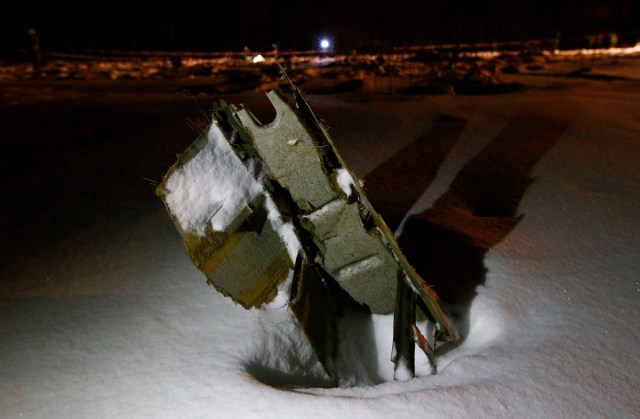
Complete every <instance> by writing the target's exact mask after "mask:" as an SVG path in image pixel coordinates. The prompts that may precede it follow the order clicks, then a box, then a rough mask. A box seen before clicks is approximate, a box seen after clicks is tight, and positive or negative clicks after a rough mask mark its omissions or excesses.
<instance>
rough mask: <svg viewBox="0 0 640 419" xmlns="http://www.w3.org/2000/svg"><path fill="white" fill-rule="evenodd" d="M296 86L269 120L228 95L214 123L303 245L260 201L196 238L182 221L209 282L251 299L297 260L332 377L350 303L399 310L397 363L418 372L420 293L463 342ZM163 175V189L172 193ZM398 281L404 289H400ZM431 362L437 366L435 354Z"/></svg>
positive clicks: (449, 333) (305, 325) (297, 293)
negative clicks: (286, 235) (291, 250)
mask: <svg viewBox="0 0 640 419" xmlns="http://www.w3.org/2000/svg"><path fill="white" fill-rule="evenodd" d="M293 88H294V98H295V107H296V108H297V109H295V110H294V109H293V107H292V106H290V105H289V104H288V103H287V102H286V100H285V98H284V96H283V95H282V94H281V93H280V92H277V91H270V92H268V93H267V97H268V99H269V101H270V102H271V103H272V105H273V107H274V108H275V110H276V117H275V119H274V120H273V122H271V123H269V124H265V125H263V124H261V123H260V122H259V121H258V120H257V119H256V118H255V117H254V116H253V115H252V114H251V113H250V112H249V111H248V110H247V109H245V108H244V107H242V106H240V107H239V108H236V107H234V106H233V105H228V104H226V103H225V102H223V101H220V102H219V103H218V104H217V106H216V108H215V110H214V120H215V121H214V123H216V124H218V126H219V127H220V129H221V130H222V132H223V133H224V136H225V139H226V140H227V142H228V143H229V144H230V145H231V148H232V149H233V152H234V153H235V154H236V156H237V158H238V159H240V160H242V161H243V162H244V163H245V165H247V166H249V164H248V162H249V161H251V163H252V164H253V165H255V164H258V165H259V167H260V170H255V167H253V166H252V167H253V173H254V176H255V178H256V181H258V182H260V183H261V184H262V185H263V187H264V189H265V191H266V192H265V193H266V194H267V195H268V197H269V199H271V200H272V202H274V204H275V207H276V210H277V211H278V212H279V216H280V218H281V219H283V220H286V221H288V222H290V223H292V225H293V228H294V231H295V234H296V236H297V239H298V241H299V242H300V244H301V251H300V253H299V255H298V257H297V260H296V261H292V260H291V257H292V256H291V255H287V253H286V245H285V243H284V242H283V240H284V239H283V238H282V237H280V240H278V236H277V231H275V230H274V229H273V227H272V226H271V224H270V223H269V222H268V221H266V216H264V214H261V213H262V212H264V211H266V208H265V207H264V205H261V204H260V203H258V204H255V203H254V205H253V206H252V207H249V206H247V207H246V208H244V209H243V210H241V211H240V212H239V213H238V217H237V218H238V219H237V220H236V221H235V222H234V223H232V225H230V227H229V228H228V229H227V230H226V231H224V232H213V231H211V229H210V228H209V229H205V232H206V234H205V237H204V238H194V237H193V236H191V235H188V234H186V233H185V232H184V231H182V229H181V228H180V226H179V225H178V223H177V222H176V225H177V227H178V230H179V231H180V232H181V234H182V236H183V240H184V242H185V244H186V246H187V249H188V251H189V253H190V255H191V257H192V260H193V261H194V263H195V264H196V265H197V266H198V268H199V269H200V270H201V271H202V272H203V273H204V274H205V275H206V276H207V279H208V282H209V283H210V284H211V285H213V286H214V287H215V288H216V289H218V290H219V291H220V292H222V293H223V294H225V295H227V296H229V297H231V298H232V299H233V300H234V301H236V302H238V303H240V304H242V305H243V306H244V307H245V308H250V307H257V306H260V305H262V304H264V303H267V302H269V301H270V300H272V299H273V298H274V297H275V295H276V292H277V290H278V287H281V286H282V284H283V281H284V280H285V278H286V277H287V276H288V275H289V272H290V271H291V269H294V274H293V283H292V284H291V285H290V287H291V289H290V290H289V295H290V302H289V304H290V306H291V308H292V312H293V313H294V315H295V317H296V319H297V322H298V323H299V325H300V326H301V328H302V329H303V330H304V331H305V334H306V336H307V337H308V339H309V341H310V343H311V345H312V347H313V348H314V350H315V351H316V353H317V355H318V358H319V359H320V361H321V362H322V364H323V366H324V367H325V369H326V370H327V372H328V373H329V375H330V376H331V377H332V378H334V379H335V377H336V376H337V375H338V372H337V371H335V367H334V366H335V364H336V362H335V359H334V358H335V356H336V353H337V350H336V348H337V347H338V345H339V342H338V341H337V336H338V332H337V322H336V316H337V315H338V313H340V312H343V311H344V309H355V310H360V311H364V312H370V313H377V314H389V313H394V316H395V319H396V320H395V322H394V324H395V325H396V326H395V330H394V346H395V348H396V351H397V353H396V354H395V356H394V362H396V366H397V365H398V364H399V363H402V364H403V365H408V368H409V370H410V371H411V374H412V375H413V371H414V366H413V363H414V361H413V360H414V357H413V355H412V354H413V351H414V343H413V342H414V339H415V336H416V335H417V334H416V332H415V318H416V314H415V313H416V309H417V308H416V304H417V303H416V301H417V300H418V299H419V300H421V301H422V303H424V304H423V306H418V308H419V307H425V308H426V313H425V314H426V315H427V316H428V317H429V318H431V319H433V321H435V323H436V324H437V327H436V329H437V330H439V333H438V338H439V339H440V340H442V341H456V340H457V339H458V336H457V334H456V332H455V330H454V329H453V327H452V325H451V323H450V322H449V320H448V318H447V317H446V316H445V314H444V313H443V312H442V310H441V309H440V306H439V304H438V301H437V296H436V295H435V293H434V292H433V291H432V290H431V289H430V287H429V286H428V284H426V282H425V281H424V280H423V279H422V278H420V277H419V276H418V275H417V274H416V272H415V270H414V269H413V268H412V267H411V266H410V265H409V263H408V262H407V260H406V258H405V257H404V255H403V254H402V252H401V251H400V249H399V247H398V245H397V243H396V242H395V239H394V237H393V235H392V233H391V232H390V230H389V228H388V227H387V226H386V224H385V223H384V221H383V220H382V218H381V217H380V216H379V215H378V214H377V212H376V211H375V209H374V208H373V207H372V206H371V204H370V203H369V201H368V200H367V198H366V196H365V195H364V192H363V191H362V189H361V187H360V185H359V184H358V182H357V181H356V180H354V178H353V175H351V173H350V172H349V171H348V169H347V167H346V165H345V164H344V161H343V160H342V158H341V157H340V155H339V154H338V152H337V150H336V148H335V146H334V145H333V142H332V141H331V139H330V138H329V136H328V134H327V131H326V130H325V129H324V127H322V126H321V125H320V123H319V122H318V120H317V118H316V117H315V116H314V115H313V112H312V111H311V108H310V107H309V104H308V103H307V102H306V100H305V99H304V97H303V96H302V95H301V94H300V92H299V91H298V90H297V88H295V86H293ZM200 142H201V141H200ZM197 143H198V142H196V144H197ZM197 154H198V147H197V146H196V145H195V144H194V146H192V147H191V148H190V149H188V150H187V152H185V154H184V155H183V158H182V159H180V161H178V163H176V165H175V166H174V167H172V168H171V169H170V170H169V173H168V174H167V176H166V178H165V181H164V182H163V184H164V183H166V181H167V179H168V178H169V177H170V176H171V174H172V173H173V171H174V170H176V169H178V168H179V167H181V166H182V165H184V164H185V163H186V161H188V160H189V159H190V158H193V157H194V156H196V155H197ZM265 174H266V176H265ZM346 174H348V178H347V180H348V182H347V184H346V186H345V182H344V179H345V175H346ZM337 179H341V180H340V182H339V181H338V180H337ZM215 181H216V180H215V179H211V182H215ZM163 184H161V185H160V186H159V187H158V194H159V195H160V196H161V197H162V198H163V199H164V196H165V194H166V191H165V189H164V187H163ZM165 203H166V202H165ZM167 208H168V207H167ZM168 209H169V208H168ZM169 212H170V211H169ZM172 218H174V221H175V217H173V215H172ZM256 220H261V222H257V221H256ZM209 244H210V245H209ZM294 262H295V265H294ZM397 290H401V293H402V295H403V296H402V298H397V297H396V291H397ZM423 340H424V339H423ZM419 346H420V347H422V348H423V349H424V348H426V347H427V346H425V345H424V344H423V345H419ZM429 355H431V356H432V355H433V354H432V353H430V354H429ZM432 363H433V366H434V367H435V361H432Z"/></svg>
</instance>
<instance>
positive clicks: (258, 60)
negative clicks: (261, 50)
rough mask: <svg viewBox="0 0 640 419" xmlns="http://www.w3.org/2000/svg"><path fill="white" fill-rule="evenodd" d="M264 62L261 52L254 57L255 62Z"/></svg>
mask: <svg viewBox="0 0 640 419" xmlns="http://www.w3.org/2000/svg"><path fill="white" fill-rule="evenodd" d="M262 62H264V57H263V56H262V55H261V54H258V55H256V56H255V57H253V63H254V64H257V63H262Z"/></svg>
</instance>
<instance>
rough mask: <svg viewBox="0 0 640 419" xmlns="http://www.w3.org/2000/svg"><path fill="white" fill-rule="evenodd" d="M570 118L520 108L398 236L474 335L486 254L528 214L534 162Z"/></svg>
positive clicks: (461, 325) (463, 330)
mask: <svg viewBox="0 0 640 419" xmlns="http://www.w3.org/2000/svg"><path fill="white" fill-rule="evenodd" d="M568 126H569V121H565V120H559V119H553V118H549V117H546V116H542V115H536V114H528V113H521V114H517V115H515V116H514V117H512V118H511V120H510V121H509V123H508V125H507V126H506V128H505V129H504V130H503V131H502V132H501V133H500V134H499V135H498V136H497V137H496V138H494V139H493V140H492V141H491V142H490V143H489V144H488V145H487V146H486V147H485V148H484V149H483V150H481V151H480V152H479V153H478V154H477V155H476V156H475V157H474V158H473V159H472V160H471V161H470V162H469V163H468V164H467V165H466V166H465V167H464V168H463V169H462V170H461V171H460V172H459V173H458V175H457V177H456V178H455V179H454V181H453V182H452V184H451V185H450V188H449V190H448V191H447V192H446V193H445V194H444V195H442V196H441V197H440V198H439V199H438V200H437V201H436V202H435V203H434V205H433V206H432V207H431V208H429V209H427V210H426V211H424V212H422V213H420V214H416V215H413V216H411V217H410V218H409V219H408V220H407V222H406V224H405V227H404V231H403V234H402V236H401V237H400V238H399V243H400V246H401V247H402V248H403V250H404V251H405V253H406V255H407V258H408V259H409V261H410V262H411V263H412V264H413V266H414V267H415V268H416V270H417V271H418V272H419V273H420V274H421V275H422V276H423V277H424V278H425V280H426V281H427V282H429V283H430V284H431V285H432V286H433V288H434V290H435V291H436V292H437V293H438V295H439V296H440V297H441V299H442V301H443V303H444V305H445V306H446V307H447V308H448V309H449V311H450V315H451V316H452V318H453V320H454V321H456V322H457V323H458V325H459V328H460V333H461V335H462V337H465V336H466V335H467V334H468V320H469V319H468V313H469V308H470V305H471V302H472V300H473V298H474V297H475V295H476V288H477V287H478V285H481V284H484V282H485V279H486V273H487V269H486V267H485V265H484V256H485V254H486V253H487V251H488V250H489V249H491V248H492V247H493V246H495V245H496V244H498V243H499V242H500V241H502V240H503V239H504V238H505V237H506V236H507V235H508V234H509V233H510V232H511V231H512V230H513V229H514V228H515V226H516V225H517V224H518V223H519V222H520V220H521V219H522V218H523V217H524V215H523V214H521V215H518V206H519V204H520V201H521V200H522V197H523V196H524V194H525V193H526V191H527V189H528V188H529V186H530V185H531V184H532V182H533V181H534V179H533V178H532V177H531V171H532V170H533V167H534V166H535V164H536V163H537V162H538V161H539V160H540V159H541V158H542V157H543V156H544V155H545V154H546V153H547V152H548V151H549V150H550V149H551V147H553V145H554V144H556V143H557V142H558V140H559V139H560V138H561V136H562V135H563V133H564V132H565V130H566V129H567V127H568Z"/></svg>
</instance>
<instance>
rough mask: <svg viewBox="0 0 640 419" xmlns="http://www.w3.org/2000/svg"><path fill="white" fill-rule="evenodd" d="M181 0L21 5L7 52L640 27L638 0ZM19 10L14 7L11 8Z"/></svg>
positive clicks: (362, 44) (10, 17)
mask: <svg viewBox="0 0 640 419" xmlns="http://www.w3.org/2000/svg"><path fill="white" fill-rule="evenodd" d="M198 3H199V2H192V1H181V2H179V3H175V4H171V5H165V4H161V3H156V4H153V5H141V4H131V3H126V2H120V1H118V2H94V3H91V4H90V6H89V3H88V5H87V7H86V8H85V9H83V8H78V7H64V6H61V5H60V4H53V3H52V4H47V5H35V4H30V3H27V2H23V4H20V5H18V6H17V9H16V10H17V11H15V12H11V13H7V12H5V13H2V16H0V52H4V53H7V52H9V51H14V50H19V49H22V48H25V44H26V43H27V40H26V36H25V33H26V29H27V28H29V27H33V28H35V29H36V30H37V32H38V34H39V37H40V40H41V43H42V47H43V49H44V50H45V51H56V52H92V51H100V50H114V49H115V50H118V49H122V50H191V51H194V50H200V51H221V50H241V49H242V48H243V47H244V46H248V47H249V48H251V49H253V50H267V49H270V48H271V45H272V43H278V44H279V45H280V48H281V49H283V50H286V49H298V50H300V49H302V50H304V49H312V48H316V46H317V42H318V40H319V38H320V37H321V36H322V35H328V36H330V37H332V38H333V40H334V43H335V47H336V48H338V49H348V48H359V49H368V48H371V49H384V48H388V47H390V46H405V45H415V44H424V43H450V42H483V41H487V42H493V41H510V40H525V39H533V38H554V37H555V36H556V34H557V33H558V32H559V33H561V35H562V36H563V37H567V38H568V37H571V36H582V35H590V34H595V33H600V32H602V33H608V32H611V31H616V32H620V33H627V32H635V31H639V30H640V19H639V16H640V2H639V1H637V0H609V1H605V0H584V1H575V0H570V1H568V2H560V1H550V0H542V1H539V2H532V1H525V2H516V1H513V0H487V1H471V0H460V1H457V2H453V1H448V2H443V1H440V2H438V1H434V0H427V1H408V0H394V1H381V0H373V1H364V0H356V1H344V0H342V1H338V0H325V1H319V0H312V1H300V2H286V1H280V2H265V1H256V0H244V1H237V0H230V1H227V2H219V1H215V2H210V3H209V4H205V5H202V4H198ZM12 7H13V6H12Z"/></svg>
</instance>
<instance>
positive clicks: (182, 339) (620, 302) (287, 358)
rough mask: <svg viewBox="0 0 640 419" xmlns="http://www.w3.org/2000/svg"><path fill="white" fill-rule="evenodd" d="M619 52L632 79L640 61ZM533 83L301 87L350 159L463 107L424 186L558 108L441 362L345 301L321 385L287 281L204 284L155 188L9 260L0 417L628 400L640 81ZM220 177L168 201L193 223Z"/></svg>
mask: <svg viewBox="0 0 640 419" xmlns="http://www.w3.org/2000/svg"><path fill="white" fill-rule="evenodd" d="M577 64H578V65H584V63H577ZM622 64H624V65H625V66H627V67H628V70H627V73H632V71H631V68H632V67H634V68H635V70H633V72H635V74H636V75H637V76H636V80H639V79H640V63H638V62H637V60H636V61H625V62H624V63H621V65H622ZM603 68H604V67H603ZM611 69H612V70H615V65H614V64H611ZM602 71H604V70H602ZM505 77H506V76H505ZM513 77H514V79H517V80H525V79H526V76H523V75H514V76H513ZM527 80H528V79H527ZM530 81H531V83H533V84H534V85H535V86H539V85H544V87H543V88H532V89H530V90H527V91H523V92H519V93H513V94H508V95H500V96H485V97H463V96H440V97H438V96H426V97H413V98H403V99H402V100H394V98H393V97H390V96H384V97H381V98H369V99H368V100H367V101H361V100H350V96H348V95H346V96H339V97H331V96H323V97H320V96H316V97H314V98H312V105H313V107H314V110H315V111H316V113H317V114H319V115H320V116H322V118H323V119H325V120H327V121H331V125H332V127H333V128H332V131H331V134H332V137H333V138H334V140H335V141H336V142H337V145H338V147H339V148H340V149H341V150H342V151H343V157H344V158H345V160H346V161H347V163H348V164H349V167H350V168H351V169H352V170H353V171H354V173H355V174H357V175H358V176H360V177H363V176H365V175H366V173H367V171H369V170H371V169H373V168H374V167H375V165H377V164H380V163H381V162H382V161H384V158H385V156H386V157H389V156H391V155H393V154H394V153H395V152H397V151H398V150H400V149H401V148H403V147H404V146H405V145H406V144H407V142H408V141H411V139H413V138H417V136H418V135H420V134H421V133H422V132H424V131H426V130H427V129H428V128H429V124H431V123H432V121H433V118H432V116H433V115H442V114H450V115H455V116H458V117H461V118H465V119H467V120H468V121H469V122H468V124H467V126H466V128H465V132H464V133H463V134H462V136H461V138H460V139H459V141H458V143H457V144H456V146H455V147H454V149H453V150H452V151H451V153H450V154H449V156H448V158H447V160H446V161H445V162H443V164H442V166H441V170H440V173H439V174H438V178H437V179H436V180H435V181H434V183H433V184H432V185H431V188H430V190H431V194H435V195H439V194H441V193H444V192H445V191H446V190H447V187H448V186H447V185H448V183H449V182H451V180H452V179H454V178H455V175H456V173H458V172H459V170H460V169H461V168H462V167H463V166H464V165H465V164H466V163H467V162H468V160H469V159H470V158H472V157H473V156H474V154H475V151H476V150H480V149H482V147H483V146H484V144H487V143H488V142H489V141H491V139H492V138H494V137H495V136H496V135H497V134H498V133H499V132H500V131H501V128H500V127H502V126H504V125H505V122H506V121H508V120H509V119H510V118H512V117H513V116H514V115H516V114H517V113H520V114H522V113H525V114H531V115H532V116H531V119H530V120H528V121H529V122H527V124H531V126H534V124H537V123H539V121H538V120H537V119H536V118H535V115H538V116H539V115H544V116H548V117H551V116H552V117H554V118H561V119H562V120H564V121H566V129H565V130H564V131H563V133H562V135H561V136H560V138H559V139H558V141H557V142H556V144H555V145H554V146H553V147H552V148H551V150H550V151H549V152H548V153H547V154H545V155H544V157H543V158H542V159H541V160H540V161H538V162H537V164H536V165H535V166H534V168H533V173H531V176H532V177H533V178H534V181H533V183H532V184H531V186H530V187H529V188H528V190H527V191H526V194H525V195H524V197H523V199H522V201H521V202H520V206H519V208H518V213H520V214H523V215H524V217H523V218H522V220H521V221H520V223H518V224H517V226H516V227H515V229H514V230H513V231H511V233H510V234H509V235H508V236H507V237H506V238H505V239H504V240H502V241H501V242H500V243H499V244H497V245H496V246H495V247H493V248H492V249H491V250H490V251H489V252H488V253H487V254H486V255H485V257H484V261H483V262H484V266H485V267H486V268H487V274H486V282H485V283H484V284H483V285H479V286H478V287H477V290H476V291H477V296H475V297H474V299H473V301H472V303H471V306H470V311H469V319H468V320H469V330H468V334H467V335H466V338H465V340H464V342H463V343H462V345H460V346H458V347H456V348H448V350H447V351H442V350H441V351H439V357H438V367H439V371H438V374H437V375H430V374H429V368H428V365H427V361H426V359H421V360H420V361H419V362H417V364H416V371H417V373H418V376H417V377H416V378H414V379H411V380H408V381H404V382H396V381H393V380H392V377H393V364H392V363H391V362H390V361H389V356H390V353H391V324H392V322H391V318H390V317H389V316H373V317H371V318H360V319H358V318H356V317H347V318H345V319H344V323H343V325H342V326H343V328H342V330H343V334H342V335H341V338H343V339H345V340H346V341H347V342H348V343H349V344H350V345H349V346H348V348H349V353H346V354H343V355H344V356H343V359H345V360H347V364H346V365H342V367H343V368H344V375H345V377H344V379H343V380H342V384H343V385H344V386H345V387H338V388H327V387H328V386H329V382H328V380H327V377H326V376H325V375H324V373H323V371H322V369H321V368H320V366H319V364H318V362H317V359H316V358H315V355H314V354H313V351H311V350H310V348H309V345H308V344H307V343H306V340H305V339H304V337H303V335H302V332H301V331H300V330H299V329H298V328H297V327H296V326H295V324H294V322H293V320H292V319H293V316H292V315H291V313H290V312H289V310H288V308H287V307H286V295H280V296H279V297H278V298H277V299H276V301H275V302H273V303H271V304H270V305H269V306H268V307H265V308H263V309H259V310H249V311H247V310H244V309H243V308H241V307H240V306H238V305H235V304H233V302H231V300H229V299H228V298H225V297H223V296H221V295H219V294H218V293H216V292H215V291H214V290H212V289H210V288H208V287H207V286H206V285H205V283H204V278H203V277H202V275H201V274H200V273H199V272H198V271H197V269H196V268H195V267H194V266H193V265H192V264H191V262H190V261H189V259H188V256H187V254H186V251H185V250H184V246H183V244H182V242H181V240H180V238H179V237H178V235H177V234H176V232H175V229H174V227H173V225H172V223H171V221H170V220H169V219H168V217H167V216H166V214H165V213H164V211H163V209H162V208H161V205H159V203H158V202H156V201H152V199H151V198H149V200H148V201H144V202H142V203H140V202H138V201H136V203H134V204H132V205H131V206H130V207H128V208H129V212H125V211H123V212H122V213H118V214H115V215H112V216H111V217H107V218H104V219H101V220H99V222H95V223H93V224H80V222H78V226H76V228H74V229H70V230H69V233H68V234H66V235H61V236H56V237H43V238H42V240H41V241H38V242H37V243H34V245H33V246H32V247H29V248H28V249H30V250H29V252H28V253H27V252H25V253H24V254H22V253H19V255H20V257H15V258H14V260H12V261H9V262H8V263H7V265H5V266H3V269H2V270H1V272H0V275H1V277H0V278H1V279H2V281H0V284H3V288H2V289H1V290H0V291H2V294H1V297H0V313H1V314H0V412H2V413H1V414H0V416H2V417H7V418H17V417H52V418H81V417H92V418H93V417H109V418H111V417H145V418H173V417H182V418H196V417H197V418H203V417H211V418H240V417H241V418H278V419H282V418H335V417H349V418H389V417H399V418H400V417H402V418H417V417H442V418H468V417H551V418H584V417H611V418H634V417H638V416H639V415H640V399H639V398H638V389H639V388H640V362H639V359H640V328H639V327H638V319H639V318H640V286H639V281H640V280H639V278H640V256H639V255H640V239H639V237H638V231H640V217H638V215H639V214H640V186H639V182H638V179H640V165H638V161H640V134H639V133H640V101H638V100H637V99H638V97H639V95H640V85H639V84H638V82H637V81H624V82H623V81H616V82H607V81H595V80H570V79H567V78H551V77H550V76H549V77H548V78H547V77H538V78H534V77H531V78H530ZM545 83H546V84H545ZM234 102H239V100H238V101H235V100H234ZM380 121H385V122H384V124H383V123H382V122H380ZM528 128H529V127H528V126H526V124H525V126H523V127H522V129H523V130H524V131H525V132H526V131H527V129H528ZM385 130H386V131H385ZM496 131H497V132H496ZM212 135H213V136H214V137H215V134H212ZM390 138H398V141H390V140H389V139H390ZM214 140H215V139H212V146H211V147H212V155H213V142H214ZM212 155H211V156H209V157H208V158H210V159H211V158H213V157H212ZM372 156H373V157H372ZM200 164H202V165H203V166H204V167H209V166H208V164H207V162H205V161H203V162H201V163H200ZM203 166H201V168H203ZM194 169H195V167H194ZM185 176H186V174H185ZM176 182H177V181H176ZM247 188H248V189H250V190H251V191H253V189H251V188H252V187H251V186H247ZM253 192H255V193H258V192H257V191H253ZM253 192H252V193H253ZM185 193H186V192H185ZM220 194H222V195H216V196H208V197H202V198H201V202H202V205H201V206H200V207H199V208H198V209H197V210H196V209H194V210H193V212H191V211H192V210H191V209H186V208H179V203H178V202H177V201H179V200H178V199H176V203H175V205H176V208H179V209H176V211H177V212H178V213H180V214H187V215H188V216H186V215H185V216H184V217H183V220H192V221H193V222H192V221H184V222H185V223H186V224H185V225H187V226H188V227H189V228H191V229H195V230H196V231H197V229H198V227H196V225H197V223H196V222H195V221H198V222H201V221H202V217H203V215H202V214H204V213H207V212H209V211H211V210H215V209H216V208H217V205H219V204H220V203H224V204H225V205H229V202H232V201H233V200H234V199H236V198H234V197H233V194H232V193H230V192H229V191H220ZM226 194H229V195H226ZM436 198H437V196H433V195H430V196H429V197H423V200H421V201H420V203H419V204H417V205H426V206H428V205H430V203H431V202H433V201H434V200H435V199H436ZM416 208H418V207H416ZM225 211H226V210H225ZM181 222H182V221H181ZM222 224H224V223H222ZM16 252H17V250H16ZM16 254H18V253H15V254H12V255H16ZM15 284H19V287H16V285H15ZM449 309H451V307H449ZM417 354H419V351H417ZM349 385H352V386H353V387H347V386H349Z"/></svg>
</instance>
